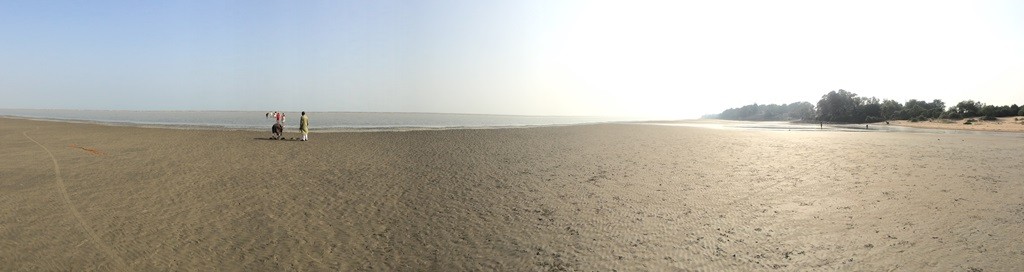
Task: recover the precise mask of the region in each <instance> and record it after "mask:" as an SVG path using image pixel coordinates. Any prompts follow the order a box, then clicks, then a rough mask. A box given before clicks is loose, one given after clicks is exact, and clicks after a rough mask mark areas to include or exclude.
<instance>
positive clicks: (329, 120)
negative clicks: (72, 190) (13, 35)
mask: <svg viewBox="0 0 1024 272" xmlns="http://www.w3.org/2000/svg"><path fill="white" fill-rule="evenodd" d="M282 112H283V113H284V114H285V116H286V119H285V127H286V129H295V128H298V124H299V123H298V122H299V117H300V116H301V112H298V111H296V112H292V111H282ZM266 113H267V112H263V111H212V110H206V111H187V110H181V111H176V110H159V111H145V110H66V109H0V116H6V117H17V118H30V119H43V120H56V121H72V122H87V123H98V124H107V125H127V126H157V127H172V128H206V129H235V130H263V129H269V128H270V126H271V125H273V124H274V119H273V117H270V118H267V117H266ZM306 113H307V115H309V116H310V128H311V130H315V131H348V130H402V129H455V128H495V127H526V126H550V125H577V124H592V123H607V122H625V121H644V119H640V118H627V117H596V116H527V115H495V114H465V113H406V112H330V111H328V112H313V111H308V112H306Z"/></svg>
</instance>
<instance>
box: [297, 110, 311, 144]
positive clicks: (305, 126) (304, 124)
mask: <svg viewBox="0 0 1024 272" xmlns="http://www.w3.org/2000/svg"><path fill="white" fill-rule="evenodd" d="M299 131H302V141H308V140H309V116H307V115H306V112H302V117H301V118H299Z"/></svg>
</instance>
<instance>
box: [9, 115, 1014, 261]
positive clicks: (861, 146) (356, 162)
mask: <svg viewBox="0 0 1024 272" xmlns="http://www.w3.org/2000/svg"><path fill="white" fill-rule="evenodd" d="M35 127H39V129H38V130H32V129H34V128H35ZM29 130H31V132H29V134H28V135H22V133H23V132H25V131H29ZM268 135H269V133H262V132H246V131H189V130H168V129H149V128H132V127H112V126H101V125H89V124H69V123H60V122H40V121H27V120H15V119H0V149H2V150H3V151H4V153H5V154H7V156H5V157H2V158H0V263H3V264H5V267H9V268H12V269H15V270H71V269H74V270H109V269H111V268H113V267H117V264H116V262H117V260H116V257H112V256H111V255H109V254H106V253H104V252H103V250H102V249H101V248H100V247H102V245H101V244H100V243H94V242H93V241H96V240H98V241H101V242H103V243H106V245H109V249H110V250H111V251H113V253H114V254H116V255H114V256H120V257H121V258H123V259H124V263H125V267H126V269H127V270H389V271H393V270H542V271H543V270H547V271H552V270H554V271H559V270H613V269H614V270H671V269H682V270H770V269H778V270H970V269H984V270H996V271H1000V270H1016V268H1019V267H1024V262H1022V261H1021V260H1024V258H1022V257H1024V247H1022V245H1021V244H1020V243H1019V242H1017V241H1019V240H1020V239H1019V238H1020V234H1019V230H1020V229H1022V227H1024V197H1021V196H1024V181H1022V180H1021V179H1020V177H1021V176H1024V175H1022V174H1024V172H1022V171H1024V170H1022V169H1024V162H1022V161H1021V160H1019V155H1020V154H1024V145H1022V144H1021V143H1022V142H1021V141H1022V140H1024V138H1016V137H992V136H986V135H959V134H913V133H893V132H862V133H849V132H837V131H799V132H797V131H793V132H790V131H757V130H719V129H704V128H691V127H669V126H653V125H642V124H602V125H585V126H565V127H538V128H514V129H494V130H436V131H408V132H372V133H314V134H312V135H311V137H310V138H311V141H309V142H294V141H271V140H262V139H263V138H266V137H267V136H268ZM26 136H31V138H28V137H26ZM286 136H288V135H286ZM31 139H34V141H38V143H39V144H40V145H41V146H43V147H44V148H40V146H37V145H36V144H34V143H33V140H31ZM72 144H74V145H76V146H83V147H88V148H93V149H96V150H102V151H103V152H104V153H105V154H106V155H104V156H95V155H93V154H90V153H89V152H83V151H82V150H79V149H74V148H67V147H68V146H69V145H72ZM44 149H46V150H49V151H51V152H52V156H51V157H48V156H47V153H46V152H44ZM51 160H53V161H56V162H58V163H59V165H55V164H54V162H52V161H51ZM55 166H59V169H60V172H61V175H60V176H61V177H62V178H63V180H64V182H65V185H66V192H67V198H68V199H69V201H70V203H74V204H75V205H74V207H76V208H77V209H78V212H79V213H80V215H81V217H82V218H83V220H82V221H81V222H79V221H77V220H75V219H74V218H72V217H68V216H66V215H67V210H66V209H67V207H69V206H66V205H64V204H63V203H65V202H64V201H63V200H62V199H61V198H62V197H61V195H60V194H59V193H56V192H58V191H59V188H58V187H57V185H56V184H54V182H53V181H54V175H53V174H54V169H55V168H56V167H55ZM82 225H85V226H87V227H89V228H91V229H93V230H94V231H95V237H96V238H97V239H95V240H93V238H91V237H90V235H88V234H86V233H84V232H83V231H82Z"/></svg>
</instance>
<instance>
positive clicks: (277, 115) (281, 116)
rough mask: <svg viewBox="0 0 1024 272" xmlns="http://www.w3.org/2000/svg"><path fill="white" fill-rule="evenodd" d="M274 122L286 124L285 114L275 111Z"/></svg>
mask: <svg viewBox="0 0 1024 272" xmlns="http://www.w3.org/2000/svg"><path fill="white" fill-rule="evenodd" d="M274 120H277V123H278V124H281V123H284V113H283V112H277V111H275V112H274Z"/></svg>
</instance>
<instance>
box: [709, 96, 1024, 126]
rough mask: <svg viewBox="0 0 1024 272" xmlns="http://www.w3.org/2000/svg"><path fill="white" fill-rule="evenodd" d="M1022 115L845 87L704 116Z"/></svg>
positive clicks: (849, 119) (1012, 109)
mask: <svg viewBox="0 0 1024 272" xmlns="http://www.w3.org/2000/svg"><path fill="white" fill-rule="evenodd" d="M1017 115H1020V116H1024V108H1022V107H1020V106H1018V105H1017V104H1013V105H1010V106H995V105H986V104H985V103H981V102H978V101H974V100H965V101H960V103H957V104H956V105H952V106H949V107H948V108H947V107H946V103H945V102H943V101H942V100H940V99H935V100H932V101H931V102H929V101H926V100H917V99H911V100H908V101H907V102H905V103H900V102H897V101H895V100H891V99H884V100H880V99H878V98H875V97H860V96H857V94H856V93H853V92H849V91H846V90H842V89H840V90H838V91H831V92H828V93H827V94H825V95H822V96H821V100H818V104H817V105H814V104H811V103H810V102H795V103H790V104H781V105H780V104H767V105H765V104H760V105H759V104H756V103H755V104H751V105H746V106H743V107H739V108H731V109H727V110H725V111H722V113H719V114H710V115H705V116H704V118H717V119H726V120H744V121H804V122H812V121H817V122H829V123H873V122H881V121H888V120H910V121H913V122H917V121H924V120H928V119H962V118H975V117H980V118H982V119H986V120H994V119H995V118H997V117H1007V116H1017Z"/></svg>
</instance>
